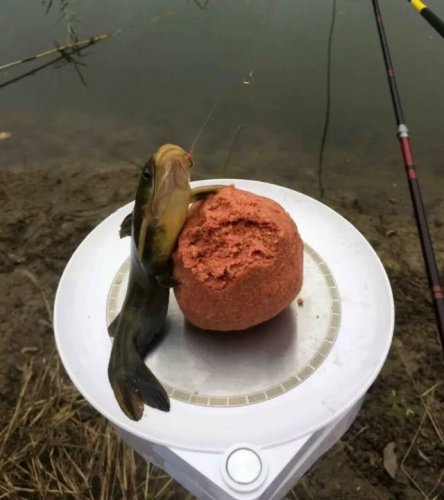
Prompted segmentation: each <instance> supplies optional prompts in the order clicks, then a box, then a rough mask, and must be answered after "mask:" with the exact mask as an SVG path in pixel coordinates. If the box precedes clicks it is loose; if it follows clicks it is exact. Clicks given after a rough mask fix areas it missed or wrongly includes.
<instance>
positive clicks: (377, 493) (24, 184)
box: [0, 163, 444, 500]
mask: <svg viewBox="0 0 444 500" xmlns="http://www.w3.org/2000/svg"><path fill="white" fill-rule="evenodd" d="M137 176H138V172H137V170H136V169H135V168H134V167H130V166H125V165H123V164H121V163H115V164H114V165H113V164H108V163H107V164H103V166H102V167H100V166H95V167H94V168H86V167H82V166H79V165H72V166H67V167H63V168H62V167H58V168H50V169H48V168H32V169H30V168H25V167H17V168H4V169H3V170H2V171H1V172H0V211H1V212H0V213H1V222H2V223H1V229H0V292H1V301H0V318H1V321H0V427H2V426H4V425H5V424H6V422H7V421H8V419H10V417H11V415H12V412H13V408H14V405H15V402H16V399H17V396H18V393H19V389H20V380H21V371H20V368H21V366H22V365H23V364H24V363H25V362H26V361H27V360H28V359H29V358H30V357H34V358H35V361H36V363H37V365H36V366H38V364H39V362H40V360H43V358H45V357H47V355H48V354H49V353H50V352H51V351H52V350H53V349H54V337H53V331H52V326H51V310H52V304H53V300H54V295H55V292H56V288H57V283H58V280H59V279H60V276H61V273H62V271H63V269H64V266H65V265H66V263H67V261H68V260H69V258H70V256H71V254H72V253H73V251H74V250H75V248H76V247H77V246H78V245H79V243H80V242H81V241H82V239H83V238H84V237H85V236H86V235H87V234H88V232H89V231H91V230H92V229H93V228H94V227H95V226H96V225H97V224H98V223H99V222H100V221H101V220H102V219H103V218H105V217H106V216H107V215H109V214H110V213H111V212H113V211H114V210H115V209H116V208H118V207H120V206H121V205H123V204H124V203H126V202H128V201H130V200H131V199H132V197H133V193H134V187H135V185H136V182H137ZM333 195H335V193H330V194H329V197H327V198H326V199H325V200H323V201H324V202H325V203H326V204H328V205H329V206H331V207H332V208H334V209H335V210H337V211H338V212H339V213H341V214H342V215H343V216H345V217H346V218H347V219H348V220H350V221H351V222H352V223H353V224H354V225H355V226H356V227H357V228H358V229H359V230H360V231H361V232H362V233H363V234H364V235H365V236H366V238H367V239H368V240H369V241H370V243H371V244H372V245H373V246H374V248H375V250H376V251H377V253H378V255H379V256H380V258H381V259H382V261H383V263H384V265H385V268H386V270H387V272H388V274H389V277H390V280H391V284H392V287H393V292H394V296H395V301H396V329H395V338H394V342H393V345H392V348H391V351H390V354H389V357H388V360H387V362H386V364H385V366H384V368H383V370H382V372H381V374H380V376H379V377H378V379H377V380H376V382H375V383H374V385H373V386H372V387H371V389H370V391H369V393H368V396H367V398H366V400H365V402H364V405H363V408H362V410H361V412H360V414H359V416H358V418H357V419H356V421H355V422H354V424H353V426H352V428H351V429H350V430H349V431H348V432H347V433H346V435H345V436H344V438H343V439H342V440H341V441H340V442H339V443H338V444H337V445H336V446H334V448H333V449H332V450H330V451H329V452H328V453H327V454H326V455H325V456H324V457H322V458H321V459H320V460H319V461H318V463H316V464H315V465H314V467H313V468H312V469H311V470H310V471H309V472H308V473H307V474H306V475H305V476H304V478H303V479H302V480H301V481H300V482H299V483H298V485H296V487H295V488H294V489H293V490H292V492H290V493H289V494H288V498H296V499H313V498H315V499H333V498H334V499H355V498H356V499H373V498H383V499H386V498H387V499H408V500H410V499H412V500H413V499H421V498H441V497H442V496H444V481H443V470H444V412H443V402H444V387H443V384H442V375H443V358H442V354H441V351H440V348H439V344H438V342H437V335H436V327H435V323H434V315H433V309H432V305H431V301H430V297H429V292H428V286H427V282H426V278H425V272H424V267H423V264H422V256H421V251H420V247H419V243H418V238H417V233H416V228H415V225H414V221H413V217H412V215H411V213H410V211H409V209H406V208H405V207H406V203H405V200H404V201H397V200H388V199H385V198H383V199H380V200H379V205H380V207H379V208H378V209H375V208H374V207H370V206H367V205H366V204H365V203H363V202H362V201H361V200H356V199H354V198H353V197H352V196H349V195H347V197H342V196H340V195H336V196H334V197H333ZM443 217H444V204H443V203H442V202H437V203H435V204H434V206H433V207H431V208H430V210H429V219H430V227H431V232H432V236H433V239H434V243H435V251H436V255H437V257H438V261H439V266H440V269H441V272H442V273H444V234H443V233H444V229H443V228H444V220H443ZM390 443H393V445H390ZM387 445H389V446H388V447H387ZM384 449H386V452H385V458H386V460H385V462H386V466H387V463H389V462H391V463H392V465H393V464H395V465H394V466H393V470H392V475H393V477H392V476H391V475H390V474H389V473H388V471H387V470H386V467H384ZM395 459H396V463H395V462H394V460H395ZM396 464H397V465H396ZM174 491H176V493H175V495H176V498H178V496H177V495H179V493H177V492H180V491H182V492H183V490H180V489H178V490H174ZM182 494H183V493H181V495H182Z"/></svg>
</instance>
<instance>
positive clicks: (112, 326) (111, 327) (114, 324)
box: [108, 313, 120, 338]
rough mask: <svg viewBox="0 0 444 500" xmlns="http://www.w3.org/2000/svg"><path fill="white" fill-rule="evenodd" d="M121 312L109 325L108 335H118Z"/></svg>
mask: <svg viewBox="0 0 444 500" xmlns="http://www.w3.org/2000/svg"><path fill="white" fill-rule="evenodd" d="M119 317H120V313H119V314H118V315H117V316H116V317H115V318H114V319H113V320H112V321H111V323H110V324H109V325H108V335H109V336H110V337H113V338H114V336H115V335H116V330H117V325H118V323H119Z"/></svg>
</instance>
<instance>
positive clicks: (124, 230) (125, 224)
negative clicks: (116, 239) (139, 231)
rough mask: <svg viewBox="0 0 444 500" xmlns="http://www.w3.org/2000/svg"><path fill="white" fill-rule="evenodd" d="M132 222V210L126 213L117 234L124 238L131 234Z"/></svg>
mask: <svg viewBox="0 0 444 500" xmlns="http://www.w3.org/2000/svg"><path fill="white" fill-rule="evenodd" d="M132 224H133V214H132V212H131V213H130V214H128V215H127V216H126V217H125V218H124V219H123V221H122V224H120V230H119V236H120V237H121V238H125V237H126V236H131V226H132Z"/></svg>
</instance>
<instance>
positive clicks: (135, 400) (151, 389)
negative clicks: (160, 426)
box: [108, 346, 170, 420]
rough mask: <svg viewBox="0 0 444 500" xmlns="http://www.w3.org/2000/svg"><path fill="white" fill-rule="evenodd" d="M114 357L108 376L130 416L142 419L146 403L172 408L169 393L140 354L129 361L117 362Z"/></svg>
mask: <svg viewBox="0 0 444 500" xmlns="http://www.w3.org/2000/svg"><path fill="white" fill-rule="evenodd" d="M113 350H114V346H113ZM114 359H115V356H111V359H110V363H109V367H108V378H109V381H110V383H111V387H112V389H113V391H114V395H115V397H116V399H117V402H118V403H119V406H120V408H121V409H122V411H123V412H124V413H125V415H126V416H127V417H128V418H130V419H132V420H140V419H141V418H142V415H143V409H144V404H146V405H148V406H151V407H153V408H156V409H158V410H162V411H169V410H170V400H169V397H168V394H167V393H166V391H165V389H164V388H163V387H162V385H161V383H160V382H159V381H158V380H157V378H156V377H155V376H154V374H153V373H152V372H151V371H150V370H149V368H148V367H147V366H146V365H145V363H144V361H143V359H142V358H141V357H140V356H138V355H137V356H135V357H134V359H132V360H131V362H128V363H123V362H122V360H121V362H120V363H119V364H116V363H115V362H114Z"/></svg>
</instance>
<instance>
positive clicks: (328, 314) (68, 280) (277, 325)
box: [54, 179, 394, 451]
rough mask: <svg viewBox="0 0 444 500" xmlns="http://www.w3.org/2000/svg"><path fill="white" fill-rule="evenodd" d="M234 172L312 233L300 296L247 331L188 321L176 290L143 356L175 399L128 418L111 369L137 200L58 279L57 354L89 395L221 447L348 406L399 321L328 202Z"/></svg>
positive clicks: (379, 276)
mask: <svg viewBox="0 0 444 500" xmlns="http://www.w3.org/2000/svg"><path fill="white" fill-rule="evenodd" d="M213 183H214V184H232V183H233V184H235V185H236V187H238V188H240V189H245V190H248V191H251V192H254V193H256V194H259V195H263V196H267V197H269V198H272V199H274V200H276V201H277V202H278V203H280V204H281V205H282V206H283V207H284V208H285V210H287V212H288V213H289V214H290V216H291V217H292V218H293V220H294V221H295V222H296V223H297V226H298V229H299V232H300V234H301V236H302V238H303V240H304V242H305V251H304V286H303V289H302V291H301V294H300V297H302V298H303V301H304V305H303V306H298V305H297V304H296V302H295V303H294V304H292V305H291V306H290V307H289V308H288V309H287V310H286V311H285V312H284V313H282V314H281V315H280V316H278V317H277V318H275V319H274V320H271V321H270V322H268V323H265V324H264V325H261V326H259V327H257V328H255V329H252V330H250V331H247V332H242V333H237V334H236V333H229V334H216V335H217V336H215V334H214V333H210V332H202V331H200V330H197V329H194V328H193V327H191V326H189V325H188V324H186V323H185V322H184V320H183V316H182V313H181V312H180V310H179V308H178V306H177V304H176V302H175V300H174V297H173V294H172V293H171V301H170V308H169V311H168V323H167V332H166V335H165V337H164V338H163V340H162V341H161V342H160V343H159V344H158V345H157V346H156V349H155V350H154V351H153V352H151V353H150V354H149V356H148V357H147V360H146V361H147V364H148V365H149V366H150V368H151V369H152V370H153V372H154V373H155V374H156V375H157V376H158V378H159V379H160V380H161V382H162V383H163V384H165V386H166V388H167V390H168V391H169V393H170V396H171V411H170V412H169V413H163V412H160V411H157V410H154V409H152V408H149V407H146V408H145V413H144V416H143V418H142V419H141V420H140V421H139V422H133V421H131V420H130V419H128V418H127V417H126V416H125V415H124V414H123V413H122V412H121V410H120V408H119V406H118V405H117V402H116V401H115V399H114V395H113V393H112V390H111V387H110V385H109V382H108V377H107V365H108V360H109V355H110V351H111V340H110V338H109V336H108V333H107V322H109V320H110V319H111V318H112V317H113V315H114V314H116V312H117V311H118V309H119V307H120V304H121V301H122V298H123V296H124V293H125V286H126V284H125V283H126V275H127V265H126V264H125V262H126V261H127V258H128V255H129V239H128V238H125V239H122V240H121V239H119V236H118V229H119V226H120V223H121V221H122V220H123V218H124V216H125V215H127V214H128V213H129V212H130V211H131V208H132V207H131V205H132V204H129V205H127V206H125V207H122V208H121V209H119V210H117V211H116V212H114V213H113V214H112V215H111V216H109V217H108V218H107V219H105V220H104V221H103V222H102V223H101V224H99V225H98V226H97V227H96V228H95V229H94V230H93V231H92V232H91V233H90V234H89V235H88V237H87V238H86V239H85V240H84V241H83V242H82V244H81V245H80V246H79V247H78V248H77V250H76V252H75V253H74V255H73V256H72V258H71V260H70V261H69V263H68V265H67V266H66V269H65V271H64V273H63V276H62V278H61V280H60V284H59V288H58V290H57V296H56V301H55V311H54V330H55V337H56V342H57V347H58V350H59V354H60V357H61V359H62V362H63V364H64V366H65V369H66V371H67V372H68V375H69V376H70V378H71V380H72V381H73V383H74V384H75V385H76V387H77V388H78V389H79V391H80V392H81V393H82V394H83V396H84V397H85V398H86V399H87V400H88V401H89V402H90V403H91V404H92V405H93V406H94V407H95V408H96V409H97V410H98V411H99V412H100V413H102V414H103V415H104V416H105V417H106V418H107V419H109V420H110V421H111V422H113V423H114V424H116V425H118V426H119V427H121V428H123V429H125V430H127V431H128V432H130V433H132V434H135V435H137V436H139V437H141V438H143V439H147V440H149V441H152V442H156V443H159V444H163V445H168V446H174V447H178V448H183V449H194V450H205V451H222V450H225V449H227V448H228V447H229V446H232V445H233V444H235V443H238V442H248V443H251V444H252V445H255V446H258V447H264V446H273V445H277V444H280V443H284V442H287V441H290V440H293V439H297V438H299V437H301V436H303V435H306V434H309V433H312V432H314V431H316V430H318V429H320V428H322V427H324V426H325V425H327V424H329V423H330V422H332V421H333V420H335V419H336V418H338V417H339V416H340V415H341V414H342V413H344V412H345V411H346V410H347V409H349V408H350V407H351V406H352V405H353V404H354V403H355V402H356V401H357V400H358V399H359V398H360V397H361V396H363V395H364V393H365V392H366V391H367V389H368V388H369V386H370V385H371V383H372V382H373V381H374V379H375V378H376V376H377V375H378V373H379V371H380V369H381V367H382V364H383V363H384V360H385V358H386V356H387V353H388V350H389V347H390V343H391V339H392V333H393V325H394V306H393V297H392V293H391V288H390V284H389V281H388V279H387V276H386V273H385V271H384V268H383V266H382V264H381V262H380V260H379V259H378V257H377V255H376V254H375V252H374V251H373V249H372V248H371V246H370V245H369V244H368V242H367V241H366V240H365V238H364V237H363V236H362V235H361V234H360V233H359V232H358V231H357V230H356V229H355V228H354V227H353V226H352V225H351V224H350V223H349V222H347V221H346V220H345V219H344V218H343V217H341V216H340V215H339V214H337V213H336V212H334V211H333V210H331V209H330V208H328V207H326V206H325V205H323V204H322V203H319V202H318V201H316V200H314V199H312V198H310V197H308V196H305V195H303V194H301V193H298V192H295V191H292V190H290V189H287V188H284V187H281V186H276V185H272V184H267V183H262V182H257V181H248V180H236V179H222V180H221V179H212V180H210V181H200V182H194V183H192V185H193V186H198V185H204V184H213Z"/></svg>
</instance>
